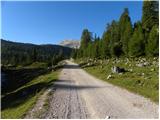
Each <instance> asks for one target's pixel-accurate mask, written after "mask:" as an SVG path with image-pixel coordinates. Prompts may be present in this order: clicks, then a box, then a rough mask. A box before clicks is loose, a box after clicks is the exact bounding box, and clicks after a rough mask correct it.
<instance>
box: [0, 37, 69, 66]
mask: <svg viewBox="0 0 160 120" xmlns="http://www.w3.org/2000/svg"><path fill="white" fill-rule="evenodd" d="M71 52H72V49H71V48H67V47H62V46H59V45H34V44H26V43H17V42H11V41H6V40H1V63H2V65H7V66H18V65H22V66H25V65H29V64H32V63H34V62H45V63H47V64H48V66H51V65H55V64H56V63H57V62H59V61H60V60H62V59H66V58H69V57H70V55H71Z"/></svg>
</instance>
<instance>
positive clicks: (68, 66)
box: [64, 65, 80, 69]
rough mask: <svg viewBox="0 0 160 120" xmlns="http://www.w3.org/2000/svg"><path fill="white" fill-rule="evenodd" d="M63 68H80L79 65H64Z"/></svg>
mask: <svg viewBox="0 0 160 120" xmlns="http://www.w3.org/2000/svg"><path fill="white" fill-rule="evenodd" d="M64 68H66V69H80V67H79V65H65V66H64Z"/></svg>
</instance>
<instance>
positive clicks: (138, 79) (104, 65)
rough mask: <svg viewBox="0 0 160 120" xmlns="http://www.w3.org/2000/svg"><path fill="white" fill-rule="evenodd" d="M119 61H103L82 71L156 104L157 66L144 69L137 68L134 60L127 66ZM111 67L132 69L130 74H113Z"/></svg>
mask: <svg viewBox="0 0 160 120" xmlns="http://www.w3.org/2000/svg"><path fill="white" fill-rule="evenodd" d="M119 61H120V62H117V63H116V62H115V61H114V60H113V59H110V60H104V61H101V63H100V64H96V65H93V66H89V67H84V70H86V71H87V72H88V73H90V74H92V75H93V76H95V77H97V78H99V79H101V80H104V81H107V82H109V83H111V84H114V85H117V86H120V87H122V88H126V89H127V90H129V91H131V92H135V93H137V94H140V95H142V96H144V97H146V98H150V99H151V100H152V101H154V102H156V103H158V101H159V78H158V75H159V72H158V66H157V65H148V66H145V67H137V66H136V61H134V60H130V63H129V64H126V62H125V60H124V59H120V60H119ZM152 61H154V60H153V59H150V62H152ZM76 62H77V63H80V60H76ZM98 62H99V61H98ZM82 64H83V63H82ZM113 66H119V67H122V68H125V69H126V70H129V69H132V72H130V71H128V72H125V73H124V74H117V73H114V74H113V73H112V71H111V67H113ZM108 75H111V76H112V77H111V78H110V79H107V76H108Z"/></svg>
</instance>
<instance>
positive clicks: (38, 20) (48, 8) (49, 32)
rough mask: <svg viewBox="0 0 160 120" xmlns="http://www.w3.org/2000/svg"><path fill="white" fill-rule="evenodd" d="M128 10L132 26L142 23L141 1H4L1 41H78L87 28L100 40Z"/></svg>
mask: <svg viewBox="0 0 160 120" xmlns="http://www.w3.org/2000/svg"><path fill="white" fill-rule="evenodd" d="M125 7H127V8H128V9H129V13H130V17H131V20H132V23H134V22H136V21H138V20H141V16H142V1H133V2H129V1H128V2H127V1H123V2H120V1H117V2H116V1H114V2H113V1H112V2H111V1H110V2H109V1H108V2H107V1H106V2H104V1H103V2H82V1H81V2H64V1H63V2H62V1H61V2H51V1H50V2H49V1H48V2H44V1H41V2H33V1H26V2H24V1H23V2H4V1H3V2H1V8H2V10H1V11H2V13H1V14H2V18H1V20H2V36H1V37H2V38H3V39H6V40H11V41H17V42H24V43H34V44H48V43H50V44H58V43H59V42H60V41H62V40H66V39H75V40H79V39H80V37H81V33H82V30H83V29H84V28H88V29H89V30H90V31H91V32H93V33H96V34H97V35H99V36H100V37H101V36H102V34H103V31H104V30H105V27H106V24H107V23H111V21H112V20H113V19H114V20H118V19H119V17H120V15H121V14H122V12H123V10H124V8H125Z"/></svg>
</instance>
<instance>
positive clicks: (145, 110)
mask: <svg viewBox="0 0 160 120" xmlns="http://www.w3.org/2000/svg"><path fill="white" fill-rule="evenodd" d="M53 91H54V92H53V95H51V97H50V103H49V106H50V107H49V110H48V111H47V114H46V115H45V118H61V119H65V118H68V119H69V118H72V119H74V118H83V119H85V118H91V119H93V118H99V119H104V118H158V107H159V106H158V105H157V104H155V103H153V102H151V101H150V100H148V99H146V98H144V97H142V96H139V95H136V94H134V93H131V92H128V91H127V90H125V89H122V88H119V87H116V86H114V85H111V84H109V83H107V82H104V81H102V80H99V79H97V78H95V77H93V76H91V75H89V74H88V73H86V72H85V71H84V70H82V69H81V68H79V67H78V65H77V64H75V63H72V62H70V61H67V64H66V65H65V67H64V69H63V70H62V71H61V74H60V76H59V80H57V82H55V85H54V88H53Z"/></svg>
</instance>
